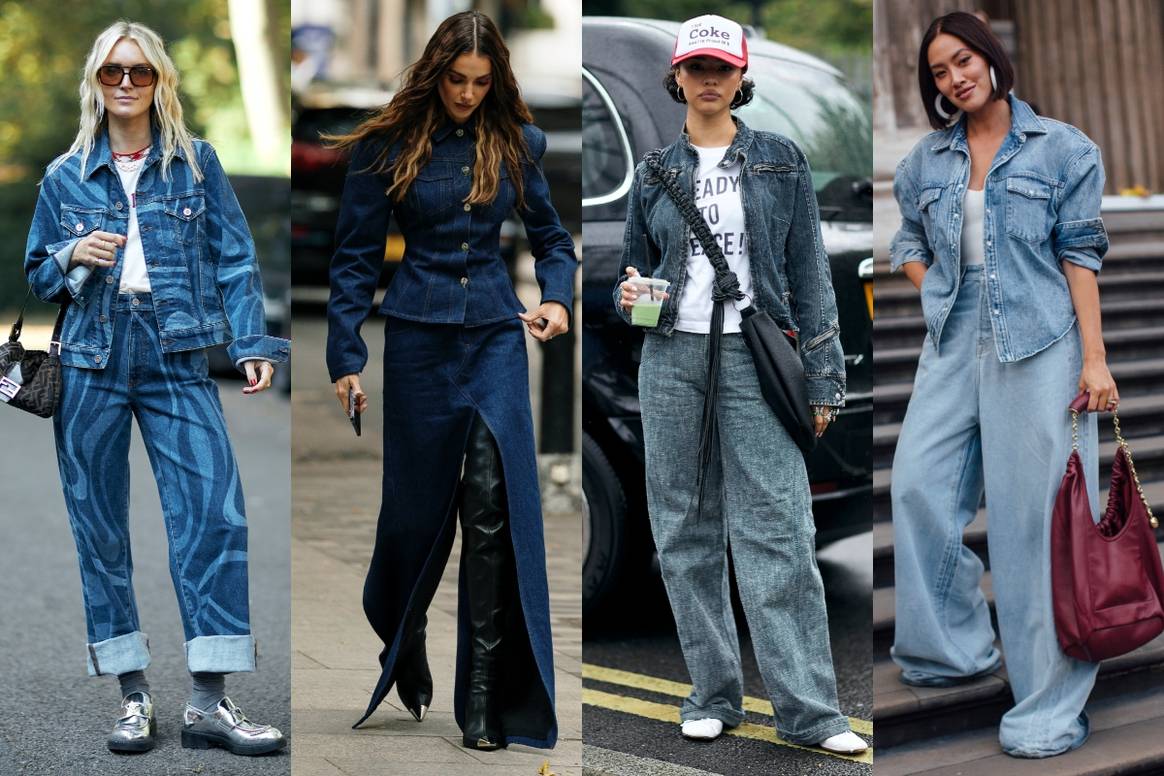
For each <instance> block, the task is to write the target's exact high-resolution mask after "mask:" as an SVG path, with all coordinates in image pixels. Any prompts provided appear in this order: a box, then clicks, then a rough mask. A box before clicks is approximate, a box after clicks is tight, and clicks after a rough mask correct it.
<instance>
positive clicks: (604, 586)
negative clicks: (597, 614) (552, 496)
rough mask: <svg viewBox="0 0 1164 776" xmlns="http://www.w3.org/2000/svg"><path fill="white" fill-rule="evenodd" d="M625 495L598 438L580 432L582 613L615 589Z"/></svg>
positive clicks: (619, 563)
mask: <svg viewBox="0 0 1164 776" xmlns="http://www.w3.org/2000/svg"><path fill="white" fill-rule="evenodd" d="M625 529H626V495H625V494H624V493H623V490H622V482H620V481H619V479H618V474H616V473H615V471H614V467H613V466H611V465H610V461H608V460H607V458H606V454H605V453H603V452H602V448H601V447H600V446H599V445H598V442H596V441H594V439H593V438H592V437H591V436H590V435H589V434H583V435H582V539H583V544H582V551H583V553H584V554H583V556H582V614H583V617H585V616H587V614H588V613H589V612H591V611H594V610H595V609H596V608H597V607H598V606H599V605H600V604H601V603H602V600H603V599H604V598H605V597H606V596H608V595H609V594H610V593H611V591H613V590H614V587H615V585H616V584H617V582H618V576H619V572H620V570H621V567H622V552H623V545H624V543H625V542H624V539H625V536H624V531H625Z"/></svg>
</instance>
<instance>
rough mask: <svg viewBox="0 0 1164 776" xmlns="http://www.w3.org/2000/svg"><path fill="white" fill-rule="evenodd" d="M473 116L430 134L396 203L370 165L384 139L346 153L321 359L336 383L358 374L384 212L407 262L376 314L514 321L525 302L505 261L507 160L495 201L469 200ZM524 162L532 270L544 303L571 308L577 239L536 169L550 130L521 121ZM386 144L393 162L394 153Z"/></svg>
mask: <svg viewBox="0 0 1164 776" xmlns="http://www.w3.org/2000/svg"><path fill="white" fill-rule="evenodd" d="M473 125H474V122H472V121H470V122H467V123H466V124H464V125H457V124H455V123H453V122H451V121H450V122H447V123H445V124H444V125H443V126H442V127H441V128H440V129H438V130H437V131H436V132H435V133H433V136H432V155H431V157H430V158H429V161H428V163H426V164H425V165H424V167H422V168H421V169H420V172H419V173H418V174H417V176H416V178H415V179H414V180H413V182H412V185H411V186H409V188H408V191H407V192H406V193H405V195H404V199H403V200H402V201H400V202H399V203H396V202H393V200H392V199H391V198H390V197H388V196H386V194H387V189H388V187H389V186H390V185H391V183H392V179H391V175H388V174H384V173H378V172H374V171H372V169H370V168H374V167H375V166H376V160H377V157H378V155H379V154H380V152H381V150H383V147H384V146H383V141H372V140H365V141H364V142H361V143H359V144H357V146H356V148H355V149H354V151H353V152H352V158H351V161H350V164H349V167H348V177H347V180H346V181H345V183H344V193H343V200H342V202H341V205H340V214H339V220H338V222H337V224H336V247H335V253H334V255H333V256H332V261H331V295H330V298H329V300H328V306H327V314H328V336H327V364H328V371H329V372H330V374H331V378H332V380H336V379H338V378H340V377H342V376H343V375H348V374H355V373H357V372H360V371H362V370H363V368H364V366H365V365H366V364H367V361H368V349H367V347H366V346H365V345H364V341H363V340H362V339H361V338H360V327H361V325H362V324H363V322H364V320H365V319H366V318H367V317H368V313H369V311H370V309H371V305H372V295H373V294H374V293H375V290H376V281H377V279H378V278H379V277H380V270H381V267H382V266H383V263H384V242H385V239H386V238H387V235H388V224H389V218H390V217H391V216H392V215H395V216H396V219H397V223H398V224H399V225H400V231H401V233H402V234H403V235H404V242H405V249H404V258H403V261H402V262H401V264H400V267H399V268H398V269H397V270H396V274H395V276H394V277H393V278H392V283H391V284H390V285H389V287H388V291H387V293H386V294H385V295H384V301H383V303H382V304H381V305H380V312H381V313H382V314H385V315H390V316H394V317H397V318H404V319H407V320H413V321H422V322H426V323H445V324H450V323H451V324H462V325H464V326H481V325H484V324H488V323H496V322H498V321H504V320H513V319H514V318H515V316H516V315H517V314H518V313H519V312H523V311H524V310H525V307H524V306H523V305H522V304H521V302H520V301H519V300H518V298H517V294H516V293H514V290H513V282H512V281H511V280H510V278H509V272H508V269H507V268H506V265H505V261H504V260H503V259H502V258H501V249H500V234H501V225H502V223H503V222H504V221H505V219H506V218H507V217H508V215H509V213H510V212H511V211H512V210H513V209H514V203H515V200H516V194H515V191H514V188H513V185H512V184H511V183H510V177H509V176H510V171H509V170H508V169H507V168H506V167H505V165H504V164H503V165H502V167H501V173H500V185H499V187H498V191H497V196H496V197H495V198H494V200H493V201H492V202H491V203H489V204H485V205H468V204H465V198H466V197H468V196H469V190H470V189H471V188H472V186H473V177H472V174H473V162H474V159H475V158H476V135H475V133H474V126H473ZM522 132H523V134H524V136H525V141H526V144H527V146H528V148H529V153H530V157H531V158H530V160H529V161H526V162H525V163H523V164H522V169H521V175H522V184H523V187H524V196H525V204H526V207H525V209H522V210H519V211H518V215H519V216H520V217H521V219H522V221H523V222H524V224H525V230H526V235H527V236H528V238H529V243H530V250H531V251H532V252H533V255H534V260H535V261H534V275H535V277H536V278H537V281H538V285H539V286H540V287H541V291H542V301H543V302H560V303H561V304H563V305H564V306H565V307H566V309H567V310H572V309H573V304H574V274H575V272H576V271H577V269H578V259H577V257H576V256H575V253H574V240H573V238H572V237H571V236H570V233H569V232H568V231H566V229H564V228H563V227H562V225H561V222H560V221H559V220H558V213H557V211H556V210H554V206H553V204H552V203H551V201H550V188H549V184H547V182H546V178H545V175H544V174H543V173H542V169H541V164H540V162H541V158H542V155H543V154H544V153H545V151H546V136H545V133H544V132H542V131H541V130H540V129H538V128H537V127H535V126H533V125H532V124H526V125H523V127H522ZM399 150H400V149H399V147H398V146H397V147H392V148H390V149H389V158H390V159H391V158H394V157H395V155H396V154H398V153H399Z"/></svg>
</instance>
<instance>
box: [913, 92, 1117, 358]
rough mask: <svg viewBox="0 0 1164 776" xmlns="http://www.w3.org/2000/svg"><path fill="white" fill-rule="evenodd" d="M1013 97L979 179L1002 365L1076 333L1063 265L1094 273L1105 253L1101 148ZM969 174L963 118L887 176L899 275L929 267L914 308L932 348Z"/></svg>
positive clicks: (956, 268)
mask: <svg viewBox="0 0 1164 776" xmlns="http://www.w3.org/2000/svg"><path fill="white" fill-rule="evenodd" d="M1008 99H1009V100H1010V109H1011V126H1010V132H1009V133H1008V134H1007V136H1006V138H1005V139H1004V140H1003V141H1002V145H1001V147H999V149H998V153H997V154H996V155H995V157H994V161H993V162H992V164H991V166H990V169H989V171H988V172H987V174H986V184H985V188H986V194H985V210H984V212H983V218H984V222H983V224H984V226H983V233H984V239H985V243H986V244H985V245H984V246H983V247H984V250H985V267H984V270H985V280H986V290H987V294H988V295H989V300H990V306H991V313H992V317H991V322H992V324H993V329H994V343H995V349H996V351H997V353H998V358H999V360H1000V361H1002V362H1003V363H1009V362H1014V361H1019V360H1021V359H1024V358H1027V357H1028V356H1032V355H1034V354H1036V353H1038V352H1039V351H1041V350H1043V349H1044V348H1046V347H1048V346H1050V345H1051V344H1052V343H1054V342H1055V341H1057V340H1058V339H1059V338H1060V337H1062V336H1063V335H1065V334H1066V333H1067V332H1068V331H1070V330H1071V327H1072V326H1073V325H1074V323H1075V307H1074V305H1073V304H1072V301H1071V291H1070V289H1069V288H1068V286H1067V277H1066V275H1065V274H1064V273H1063V268H1062V266H1061V262H1064V261H1068V262H1071V263H1072V264H1078V265H1079V266H1081V267H1087V268H1088V269H1090V270H1094V271H1096V272H1098V271H1099V268H1100V262H1101V260H1102V258H1103V255H1104V253H1106V252H1107V247H1108V240H1107V232H1106V231H1105V230H1104V228H1103V219H1102V218H1100V201H1101V198H1102V195H1103V182H1104V174H1103V160H1102V159H1101V158H1100V154H1099V148H1097V147H1096V145H1095V143H1093V142H1091V140H1090V139H1088V137H1087V136H1086V135H1084V134H1083V133H1082V132H1080V131H1079V130H1078V129H1076V128H1075V127H1072V126H1070V125H1069V124H1064V123H1062V122H1059V121H1055V120H1053V119H1048V118H1040V117H1039V116H1036V115H1035V112H1034V111H1033V110H1031V107H1030V106H1029V105H1027V104H1026V103H1025V102H1023V101H1022V100H1020V99H1018V98H1017V97H1014V96H1013V95H1011V96H1010V97H1008ZM969 179H970V150H969V147H968V145H967V143H966V122H965V120H963V121H959V122H958V123H957V124H956V125H955V126H953V127H951V128H949V129H945V130H939V131H937V132H933V133H930V134H929V135H927V136H926V137H924V138H922V140H921V141H920V142H919V143H918V144H917V145H916V146H914V148H913V150H912V151H910V152H909V155H907V156H906V157H905V158H904V159H903V160H902V161H901V163H900V164H899V165H898V166H897V173H896V175H895V177H894V180H893V193H894V196H896V198H897V204H898V206H899V208H900V209H901V229H900V230H898V232H897V234H896V235H895V236H894V238H893V242H892V244H891V246H890V263H891V267H892V269H893V270H894V271H896V270H898V269H900V267H901V266H902V265H903V264H905V263H907V262H910V261H920V262H922V263H923V264H925V265H926V266H927V267H929V269H928V270H927V271H926V274H925V280H924V281H923V282H922V287H921V304H922V311H923V314H924V316H925V320H926V329H927V331H928V333H929V336H930V339H931V341H932V343H933V345H934V348H935V349H937V347H938V344H939V342H940V340H941V337H942V327H943V326H944V325H945V322H946V317H947V316H948V315H949V313H950V308H951V307H952V306H953V304H954V299H955V297H956V296H957V295H958V286H959V282H960V278H961V271H960V270H961V263H962V244H961V236H962V199H963V197H964V195H965V193H966V187H967V185H968V182H969Z"/></svg>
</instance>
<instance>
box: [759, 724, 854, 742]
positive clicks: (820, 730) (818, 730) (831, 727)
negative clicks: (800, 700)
mask: <svg viewBox="0 0 1164 776" xmlns="http://www.w3.org/2000/svg"><path fill="white" fill-rule="evenodd" d="M846 730H852V728H851V727H849V720H848V719H847V718H845V717H838V718H837V719H833V720H829V721H828V722H825V723H824V724H821V725H817V726H816V727H814V728H812V729H810V730H809V731H808V732H807V733H792V732H791V731H788V730H781V729H780V725H776V733H777V735H779V736H780V737H781V738H783V739H784V740H785V741H787V742H788V743H790V744H801V745H802V746H816V745H817V744H819V743H820V742H821V741H824V740H825V739H826V738H828V737H829V736H835V735H837V734H838V733H844V732H845V731H846Z"/></svg>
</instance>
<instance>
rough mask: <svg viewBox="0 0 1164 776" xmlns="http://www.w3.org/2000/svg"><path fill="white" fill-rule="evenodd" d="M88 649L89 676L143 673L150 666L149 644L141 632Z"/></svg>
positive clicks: (116, 637) (99, 643)
mask: <svg viewBox="0 0 1164 776" xmlns="http://www.w3.org/2000/svg"><path fill="white" fill-rule="evenodd" d="M88 648H89V656H88V661H87V662H88V664H89V676H105V675H109V674H112V675H115V676H116V675H118V674H125V673H129V672H130V671H144V670H145V669H146V668H147V667H148V666H149V664H150V642H149V639H148V638H147V637H146V635H145V634H144V633H142V632H141V631H133V632H132V633H125V634H122V635H121V636H114V637H113V638H111V639H105V640H104V641H98V642H97V643H95V644H90V645H89V646H88Z"/></svg>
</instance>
